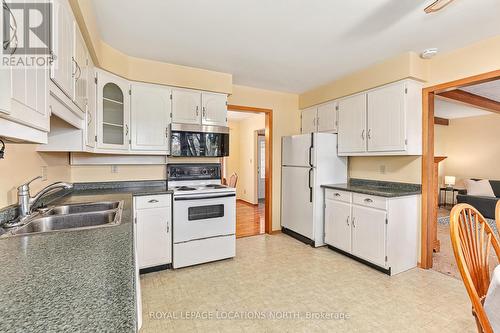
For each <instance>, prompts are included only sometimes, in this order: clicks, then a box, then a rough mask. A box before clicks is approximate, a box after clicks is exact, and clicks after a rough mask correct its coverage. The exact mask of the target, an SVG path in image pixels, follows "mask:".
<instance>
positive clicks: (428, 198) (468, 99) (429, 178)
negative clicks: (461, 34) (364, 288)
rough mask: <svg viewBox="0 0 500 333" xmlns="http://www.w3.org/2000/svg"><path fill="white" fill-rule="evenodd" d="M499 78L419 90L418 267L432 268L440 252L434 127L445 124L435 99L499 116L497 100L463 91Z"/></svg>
mask: <svg viewBox="0 0 500 333" xmlns="http://www.w3.org/2000/svg"><path fill="white" fill-rule="evenodd" d="M499 79H500V70H497V71H493V72H489V73H485V74H480V75H475V76H471V77H468V78H464V79H460V80H455V81H451V82H448V83H443V84H439V85H436V86H432V87H428V88H425V89H423V91H422V98H423V104H422V108H423V109H422V111H423V112H422V114H423V126H422V129H423V136H422V150H423V155H422V228H421V235H422V237H421V253H420V267H422V268H425V269H428V268H432V267H433V257H434V255H433V254H434V253H435V252H439V251H440V250H441V244H440V242H439V240H438V235H437V232H438V227H437V221H438V212H439V211H438V205H439V184H440V183H439V172H438V168H439V166H438V164H439V163H440V162H441V161H442V160H443V156H436V147H435V133H436V132H435V125H436V124H438V123H440V122H441V123H442V122H444V123H446V120H443V119H442V118H439V117H437V118H436V113H435V103H436V99H438V98H446V99H449V100H454V101H456V102H459V103H461V104H466V105H470V106H474V107H476V108H480V109H486V110H489V111H492V112H494V113H500V99H499V100H498V101H497V100H494V99H492V98H488V97H485V96H481V95H478V94H475V93H471V92H468V91H466V90H469V89H467V87H471V86H475V85H480V84H485V83H488V82H492V81H496V80H499ZM499 116H500V115H499Z"/></svg>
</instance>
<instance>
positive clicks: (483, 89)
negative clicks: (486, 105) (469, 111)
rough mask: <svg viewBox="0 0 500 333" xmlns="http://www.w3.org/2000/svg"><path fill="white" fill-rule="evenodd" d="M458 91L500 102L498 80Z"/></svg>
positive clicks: (499, 84) (499, 83)
mask: <svg viewBox="0 0 500 333" xmlns="http://www.w3.org/2000/svg"><path fill="white" fill-rule="evenodd" d="M460 89H461V90H465V91H467V92H470V93H472V94H476V95H479V96H482V97H486V98H489V99H492V100H494V101H497V102H500V80H496V81H490V82H486V83H481V84H476V85H473V86H469V87H465V88H460Z"/></svg>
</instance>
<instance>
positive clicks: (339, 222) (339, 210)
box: [325, 200, 351, 252]
mask: <svg viewBox="0 0 500 333" xmlns="http://www.w3.org/2000/svg"><path fill="white" fill-rule="evenodd" d="M325 243H327V244H329V245H331V246H334V247H336V248H338V249H340V250H343V251H346V252H351V205H350V204H348V203H345V202H341V201H335V200H326V208H325Z"/></svg>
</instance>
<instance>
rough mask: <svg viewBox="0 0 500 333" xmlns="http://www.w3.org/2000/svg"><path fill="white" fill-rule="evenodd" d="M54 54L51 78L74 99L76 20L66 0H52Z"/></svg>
mask: <svg viewBox="0 0 500 333" xmlns="http://www.w3.org/2000/svg"><path fill="white" fill-rule="evenodd" d="M52 5H53V7H52V12H53V17H52V25H53V27H54V28H53V29H52V55H53V62H52V66H51V67H50V78H51V79H52V81H53V82H54V83H55V84H56V85H57V86H58V87H59V89H61V91H63V92H64V94H66V95H67V96H68V97H69V98H71V99H73V96H74V90H73V89H74V84H73V77H74V74H75V71H76V69H77V68H76V66H74V54H73V53H74V37H75V36H74V31H75V30H74V29H75V27H74V24H75V23H74V20H73V15H72V13H71V9H70V8H69V4H68V2H67V1H65V0H52Z"/></svg>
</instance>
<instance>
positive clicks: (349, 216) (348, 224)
mask: <svg viewBox="0 0 500 333" xmlns="http://www.w3.org/2000/svg"><path fill="white" fill-rule="evenodd" d="M350 218H351V217H350V216H348V217H347V225H349V219H350Z"/></svg>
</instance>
